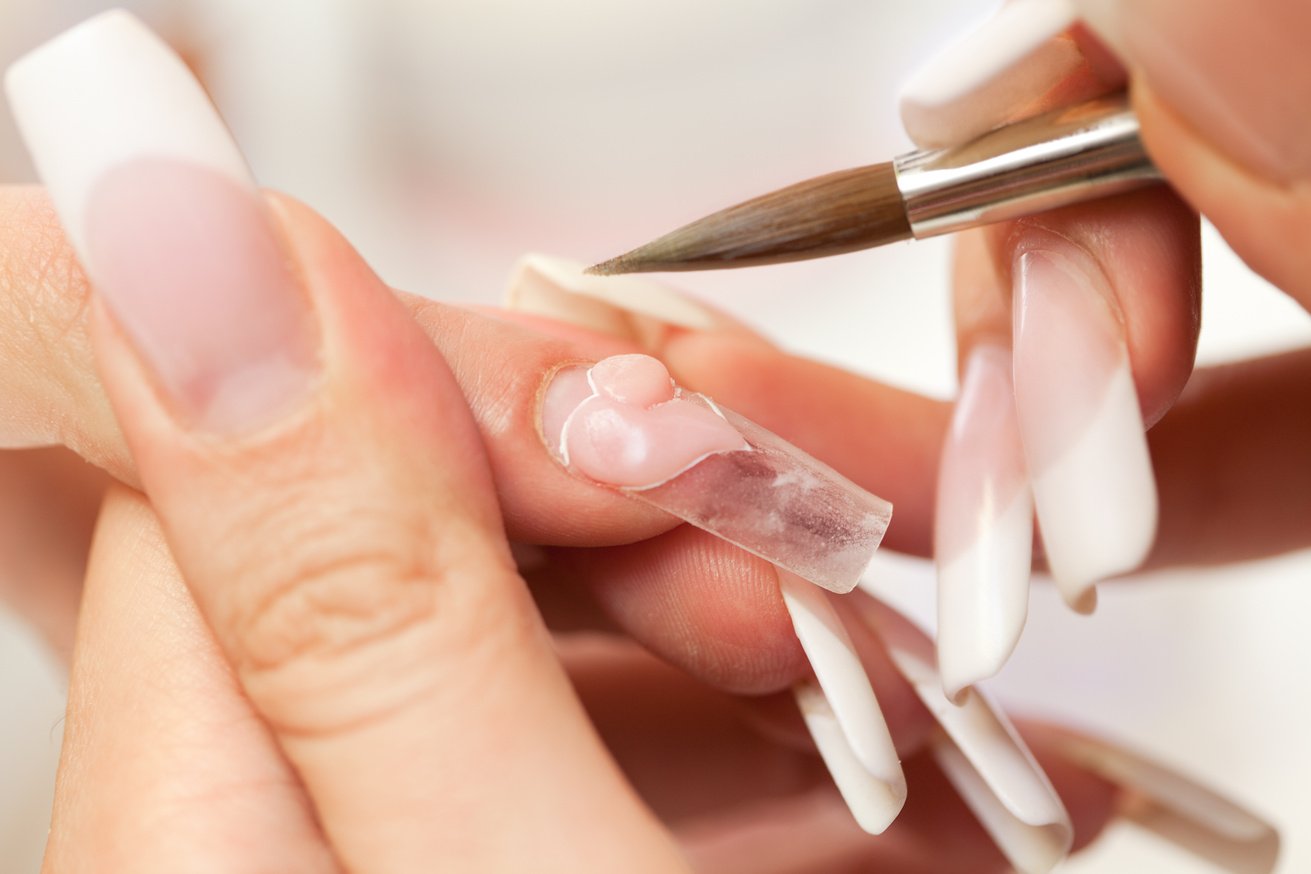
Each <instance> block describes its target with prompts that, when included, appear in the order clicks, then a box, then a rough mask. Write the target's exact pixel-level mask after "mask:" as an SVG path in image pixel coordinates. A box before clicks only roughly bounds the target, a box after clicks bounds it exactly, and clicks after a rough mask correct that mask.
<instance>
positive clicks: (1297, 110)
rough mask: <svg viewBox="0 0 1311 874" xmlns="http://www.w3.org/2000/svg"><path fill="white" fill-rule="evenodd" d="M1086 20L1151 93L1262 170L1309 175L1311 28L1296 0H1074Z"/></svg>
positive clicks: (1275, 175)
mask: <svg viewBox="0 0 1311 874" xmlns="http://www.w3.org/2000/svg"><path fill="white" fill-rule="evenodd" d="M1076 6H1077V7H1078V9H1079V12H1080V14H1081V15H1082V16H1083V18H1084V20H1085V21H1087V23H1088V25H1089V26H1090V27H1091V28H1092V29H1093V30H1094V31H1095V32H1096V33H1097V34H1098V36H1100V37H1102V38H1103V39H1104V40H1105V41H1106V43H1107V44H1108V45H1109V46H1110V47H1111V48H1113V49H1114V50H1116V51H1117V52H1118V53H1119V54H1120V55H1121V57H1122V58H1123V59H1124V60H1125V61H1126V62H1127V63H1128V64H1129V66H1131V67H1133V68H1134V69H1135V70H1136V71H1137V73H1138V74H1139V75H1141V76H1142V77H1143V78H1144V79H1145V81H1146V82H1147V84H1148V85H1150V87H1151V89H1152V91H1153V92H1154V93H1155V94H1156V96H1157V97H1158V98H1159V99H1160V100H1162V101H1163V102H1165V103H1166V104H1167V105H1168V106H1169V107H1170V108H1171V109H1173V110H1174V111H1175V112H1177V113H1178V114H1179V115H1180V116H1181V117H1182V118H1184V119H1186V120H1187V121H1189V122H1191V124H1192V126H1193V128H1194V129H1195V130H1197V131H1198V132H1199V133H1201V134H1202V135H1203V136H1204V137H1206V138H1207V139H1209V140H1211V141H1212V142H1214V143H1215V144H1216V145H1217V146H1218V147H1219V148H1220V149H1221V150H1223V151H1225V152H1227V153H1228V154H1229V155H1230V156H1231V157H1233V158H1234V159H1236V160H1238V161H1239V162H1240V163H1242V164H1244V165H1245V166H1247V167H1249V168H1250V169H1252V170H1255V171H1257V172H1259V173H1260V174H1261V175H1263V176H1266V177H1268V178H1270V179H1273V180H1276V181H1279V182H1292V181H1294V180H1297V179H1303V178H1306V177H1307V175H1308V174H1311V136H1309V134H1311V126H1309V125H1308V122H1307V112H1306V104H1307V100H1308V99H1311V66H1308V64H1307V63H1306V60H1305V53H1306V42H1307V38H1308V36H1311V30H1309V29H1308V21H1307V16H1306V3H1305V2H1304V0H1274V2H1267V3H1262V4H1261V5H1260V6H1259V7H1251V8H1244V7H1242V6H1239V5H1237V4H1232V3H1197V2H1194V0H1133V2H1132V3H1126V2H1124V0H1076Z"/></svg>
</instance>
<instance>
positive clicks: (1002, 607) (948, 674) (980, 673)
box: [934, 344, 1033, 699]
mask: <svg viewBox="0 0 1311 874" xmlns="http://www.w3.org/2000/svg"><path fill="white" fill-rule="evenodd" d="M1032 544H1033V500H1032V498H1031V497H1030V494H1029V480H1028V475H1027V474H1026V472H1025V468H1024V457H1023V450H1022V448H1021V446H1020V434H1019V426H1018V424H1017V422H1016V418H1015V398H1014V392H1013V390H1012V388H1011V354H1010V350H1009V349H1006V348H1004V347H1002V346H999V345H996V344H987V345H982V346H979V347H976V348H975V349H974V350H973V352H971V353H970V357H969V361H968V363H967V364H966V368H965V377H964V379H963V380H962V383H961V393H960V399H959V400H958V401H957V402H956V409H955V412H954V413H953V415H952V423H951V429H950V431H949V432H948V434H947V440H946V443H945V444H944V446H943V452H942V465H941V468H940V470H939V474H938V498H937V505H936V518H935V521H934V559H935V561H936V564H937V571H938V669H939V671H940V672H941V674H942V682H943V689H944V691H945V692H946V694H947V696H948V697H950V698H953V699H954V698H956V697H957V696H959V695H960V693H961V691H962V690H964V689H965V688H967V687H968V686H970V685H972V684H973V683H976V682H978V681H980V680H984V679H986V678H988V677H991V676H993V675H994V674H996V673H997V672H998V671H1000V670H1001V668H1002V666H1003V665H1004V664H1005V663H1006V660H1007V659H1008V658H1010V655H1011V652H1012V651H1014V649H1015V644H1016V643H1017V642H1018V641H1019V639H1020V632H1021V631H1023V629H1024V620H1025V616H1026V615H1027V613H1028V605H1029V574H1030V563H1031V559H1032Z"/></svg>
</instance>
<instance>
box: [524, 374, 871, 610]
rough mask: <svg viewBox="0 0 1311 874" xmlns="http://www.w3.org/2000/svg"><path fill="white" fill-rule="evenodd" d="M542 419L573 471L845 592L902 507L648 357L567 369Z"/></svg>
mask: <svg viewBox="0 0 1311 874" xmlns="http://www.w3.org/2000/svg"><path fill="white" fill-rule="evenodd" d="M538 421H539V423H540V427H541V433H542V437H543V440H544V442H545V443H546V447H547V449H548V451H549V452H550V453H551V454H552V456H553V457H554V458H555V459H556V460H557V461H559V462H560V463H561V464H562V465H564V466H565V467H566V468H567V469H568V470H570V471H571V472H573V473H575V474H577V475H579V476H581V477H583V478H586V479H588V480H590V481H592V482H594V483H599V484H602V485H606V486H610V487H613V488H617V489H619V490H620V491H622V492H623V493H625V494H628V495H631V496H632V497H635V498H638V499H639V500H643V501H646V502H648V503H650V504H652V505H654V506H656V507H658V508H660V509H661V510H664V511H665V512H667V513H670V514H671V515H673V516H676V517H678V518H680V519H682V520H684V521H686V522H688V523H690V524H692V525H695V526H696V527H698V528H701V529H703V530H705V531H708V532H709V533H711V534H713V535H715V536H717V537H719V538H721V539H723V540H727V541H728V542H729V543H733V544H735V545H737V546H739V547H741V548H742V549H745V550H747V551H748V552H750V553H753V554H755V555H758V556H760V557H761V558H763V559H765V560H766V561H768V562H770V563H772V564H774V565H776V566H778V567H780V568H783V569H784V570H787V571H790V572H792V573H794V574H797V575H798V576H800V577H802V578H803V579H806V580H809V581H811V582H813V583H815V584H817V585H820V586H823V587H824V588H827V589H831V590H832V591H835V592H847V591H850V590H851V589H852V588H854V587H855V585H856V583H857V582H858V581H859V579H860V577H861V575H862V574H863V573H864V571H865V568H866V567H867V566H868V564H869V562H870V560H871V559H872V558H873V555H874V551H875V550H876V549H877V548H878V545H879V542H880V541H881V540H882V539H883V533H884V531H885V530H886V529H887V524H888V519H889V518H890V516H891V514H892V507H891V505H890V504H888V503H887V502H886V501H884V500H883V499H881V498H878V497H875V496H874V495H871V494H870V493H869V492H866V491H865V490H864V489H862V488H860V487H859V486H857V485H856V484H855V483H853V482H851V481H850V480H848V479H846V478H845V477H843V476H842V475H841V474H839V473H837V472H836V471H834V470H833V469H832V468H830V467H828V466H826V465H824V464H821V463H820V462H818V461H816V460H815V459H813V458H811V457H810V456H809V455H806V454H805V453H804V452H802V451H801V450H799V449H797V448H796V447H795V446H792V445H791V444H789V443H787V442H785V441H784V440H782V439H781V438H779V437H777V436H776V435H774V434H772V433H771V432H769V431H766V430H765V429H763V428H761V427H760V426H758V425H756V424H754V423H752V422H750V421H748V420H746V419H744V418H742V417H741V416H739V415H737V414H736V413H734V412H732V411H731V410H728V409H726V408H724V407H722V406H719V405H718V404H716V403H715V402H714V401H712V400H711V399H710V398H707V397H706V396H705V395H701V394H697V393H695V392H689V391H686V390H684V389H682V388H679V387H678V386H676V385H674V383H673V380H672V379H671V378H670V376H669V372H668V370H666V369H665V367H664V365H663V364H661V363H660V362H659V361H658V360H656V359H655V358H652V357H650V356H648V355H616V356H613V357H611V358H606V359H604V360H603V361H600V362H598V363H597V364H594V365H590V366H589V365H578V366H565V367H563V368H560V369H558V370H556V371H554V372H553V373H551V374H550V375H548V377H547V384H546V386H545V388H544V389H543V391H542V393H541V406H540V409H539V418H538Z"/></svg>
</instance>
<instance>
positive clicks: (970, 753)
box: [853, 595, 1074, 874]
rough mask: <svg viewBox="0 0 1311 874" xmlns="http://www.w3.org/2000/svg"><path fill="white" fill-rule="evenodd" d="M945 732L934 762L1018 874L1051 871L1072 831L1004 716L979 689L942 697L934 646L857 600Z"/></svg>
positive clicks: (894, 617) (891, 614) (887, 612)
mask: <svg viewBox="0 0 1311 874" xmlns="http://www.w3.org/2000/svg"><path fill="white" fill-rule="evenodd" d="M853 606H854V607H856V608H857V609H858V610H859V611H860V613H861V615H862V617H864V619H865V620H866V622H867V624H869V625H870V627H872V628H873V629H874V630H875V631H876V633H877V634H878V636H879V638H880V639H881V640H882V641H883V643H884V645H885V646H886V648H887V651H888V655H889V656H890V657H891V658H892V663H893V664H894V665H895V666H896V668H897V670H898V672H900V673H901V675H902V676H903V677H905V678H906V680H907V681H908V682H909V683H910V684H911V686H912V687H913V688H914V690H915V693H916V694H917V695H918V696H919V698H920V700H921V701H922V702H923V703H924V706H925V707H926V708H928V710H929V712H930V713H931V714H932V715H933V718H934V719H935V720H937V722H938V725H939V726H941V728H942V735H941V736H940V737H939V738H938V740H937V741H935V742H934V744H933V747H932V751H933V755H934V758H935V760H936V761H937V762H938V764H939V766H941V768H942V769H943V772H944V773H945V774H946V775H947V779H948V780H950V781H951V783H952V785H953V786H954V787H955V788H956V791H957V792H958V793H959V794H960V796H961V798H962V799H963V800H964V801H965V803H966V805H967V806H968V807H969V808H970V810H971V811H973V813H974V815H975V817H976V818H977V819H978V820H979V822H980V823H981V824H982V825H983V827H984V828H985V829H986V830H987V832H988V834H989V835H990V836H991V837H992V839H993V842H994V843H996V845H997V847H998V849H1000V850H1001V851H1002V854H1003V855H1005V856H1006V858H1007V859H1008V860H1009V861H1010V863H1011V865H1013V866H1014V867H1015V869H1016V870H1017V871H1020V872H1023V874H1030V872H1032V874H1039V872H1046V871H1050V870H1051V869H1052V868H1053V867H1055V866H1056V865H1057V864H1058V863H1059V862H1060V861H1061V860H1062V859H1064V858H1065V856H1066V854H1067V853H1068V852H1069V850H1070V846H1071V844H1072V843H1073V840H1074V827H1073V825H1072V824H1071V822H1070V818H1069V815H1068V814H1067V813H1066V810H1065V805H1063V804H1062V803H1061V799H1060V796H1058V795H1057V794H1056V790H1055V789H1054V788H1052V784H1051V781H1050V780H1048V779H1047V775H1046V773H1045V772H1044V771H1043V770H1042V767H1041V766H1040V765H1039V764H1038V763H1037V761H1036V760H1035V759H1034V757H1033V754H1032V753H1031V752H1030V751H1029V748H1028V746H1027V745H1026V744H1025V743H1024V741H1023V740H1022V739H1021V738H1020V736H1019V734H1018V732H1016V730H1015V728H1014V726H1013V725H1011V722H1010V720H1009V719H1007V718H1006V715H1005V714H1004V713H1003V712H1002V711H1001V709H1000V708H999V707H997V706H996V705H995V704H994V703H993V702H992V701H991V699H989V698H988V697H986V696H985V695H984V694H983V693H982V692H980V691H979V690H977V689H972V690H967V691H966V692H965V694H964V696H963V698H962V700H961V703H960V704H959V705H956V704H952V703H951V702H950V701H948V700H947V699H946V698H945V697H943V695H942V678H941V677H940V676H939V675H938V672H937V671H936V670H935V669H934V666H933V644H932V642H931V641H930V640H929V638H928V637H927V636H926V635H924V634H923V633H922V632H920V631H919V629H917V628H916V627H915V626H914V625H912V624H911V623H910V621H909V620H907V619H906V618H905V617H903V616H901V615H900V614H898V613H897V612H896V611H895V610H893V609H892V608H891V607H889V606H887V605H886V604H882V603H880V602H878V601H876V600H875V599H873V598H872V597H868V596H863V595H862V596H860V597H857V598H854V599H853Z"/></svg>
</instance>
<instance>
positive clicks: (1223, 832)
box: [1052, 730, 1280, 874]
mask: <svg viewBox="0 0 1311 874" xmlns="http://www.w3.org/2000/svg"><path fill="white" fill-rule="evenodd" d="M1052 739H1053V741H1054V743H1055V745H1056V748H1057V749H1058V750H1060V751H1061V753H1062V754H1063V755H1064V756H1065V757H1066V758H1068V759H1069V760H1070V761H1072V762H1074V763H1075V764H1076V765H1079V766H1081V767H1083V768H1086V769H1087V770H1089V771H1091V772H1093V773H1094V774H1098V775H1099V776H1101V777H1103V778H1105V779H1107V780H1109V781H1111V782H1112V783H1115V784H1117V785H1119V786H1120V787H1122V791H1123V793H1124V795H1123V799H1124V800H1123V802H1122V804H1121V806H1120V811H1119V812H1120V816H1121V818H1123V819H1126V820H1128V821H1130V822H1132V823H1134V824H1136V825H1137V826H1139V827H1141V828H1144V829H1147V830H1149V831H1152V832H1154V833H1156V834H1157V835H1159V836H1160V837H1162V838H1165V839H1166V840H1168V841H1170V842H1171V843H1173V844H1175V845H1176V846H1179V847H1181V848H1182V849H1184V850H1187V851H1189V852H1191V853H1193V854H1194V855H1196V856H1198V857H1199V858H1201V859H1205V860H1207V861H1209V862H1211V863H1212V864H1215V865H1218V866H1220V867H1222V868H1224V869H1225V870H1228V871H1232V872H1234V874H1268V872H1269V871H1272V870H1273V869H1274V867H1275V863H1276V862H1277V861H1278V858H1279V844H1280V841H1279V833H1278V832H1277V831H1276V830H1275V828H1274V827H1273V826H1271V825H1270V824H1269V823H1267V822H1265V821H1263V820H1261V819H1260V818H1259V817H1257V816H1256V815H1254V814H1252V813H1251V812H1249V811H1247V810H1244V809H1243V808H1242V807H1240V806H1238V805H1237V804H1235V803H1233V802H1232V801H1230V800H1228V799H1227V798H1225V797H1223V796H1221V795H1219V794H1218V793H1216V792H1215V791H1213V790H1211V789H1208V788H1207V787H1205V786H1203V785H1201V784H1200V783H1198V782H1196V781H1195V780H1193V779H1191V778H1189V777H1186V776H1184V775H1183V774H1181V773H1179V772H1177V771H1174V770H1172V769H1170V768H1167V767H1165V766H1164V765H1161V764H1159V763H1157V762H1154V761H1152V760H1150V759H1148V758H1146V757H1145V756H1141V755H1138V754H1136V753H1132V752H1130V751H1128V750H1126V749H1124V748H1122V747H1118V746H1113V745H1111V744H1109V743H1106V742H1104V741H1100V740H1096V739H1093V738H1090V737H1087V736H1085V735H1080V734H1076V733H1074V732H1071V731H1067V730H1053V731H1052Z"/></svg>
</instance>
